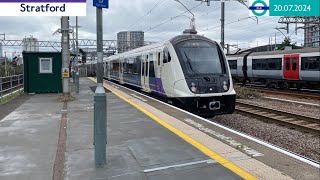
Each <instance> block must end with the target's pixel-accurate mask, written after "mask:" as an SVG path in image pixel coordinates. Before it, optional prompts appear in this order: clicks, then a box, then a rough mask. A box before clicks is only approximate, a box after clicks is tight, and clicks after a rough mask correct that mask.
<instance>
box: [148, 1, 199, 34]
mask: <svg viewBox="0 0 320 180" xmlns="http://www.w3.org/2000/svg"><path fill="white" fill-rule="evenodd" d="M202 4H203V2H201V3H200V4H198V5H196V6H194V7H192V8H190V9H189V10H190V11H191V10H193V9H195V8H197V7H199V6H200V5H202ZM187 12H188V11H184V12H183V13H181V14H179V15H177V16H174V17H171V18H170V19H168V20H166V21H163V22H162V23H160V24H158V25H156V26H153V27H151V28H149V29H148V30H146V31H144V32H145V33H146V32H149V31H151V30H153V29H155V28H157V27H160V26H162V25H164V24H166V23H168V22H170V21H172V20H174V19H176V18H178V17H180V16H182V15H183V14H185V13H187Z"/></svg>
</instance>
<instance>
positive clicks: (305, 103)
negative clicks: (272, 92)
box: [263, 96, 320, 107]
mask: <svg viewBox="0 0 320 180" xmlns="http://www.w3.org/2000/svg"><path fill="white" fill-rule="evenodd" d="M263 98H265V99H272V100H277V101H285V102H292V103H298V104H304V105H311V106H318V107H320V105H319V104H314V103H307V102H301V101H293V100H287V99H280V98H274V97H268V96H266V97H263Z"/></svg>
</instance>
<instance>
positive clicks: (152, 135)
mask: <svg viewBox="0 0 320 180" xmlns="http://www.w3.org/2000/svg"><path fill="white" fill-rule="evenodd" d="M94 86H95V83H94V82H93V81H91V80H89V79H81V88H80V93H79V95H76V100H75V101H72V102H69V103H68V107H67V113H66V111H63V110H62V109H63V103H61V102H58V94H40V95H38V94H36V95H32V96H29V95H25V96H27V97H24V101H23V102H20V101H18V102H17V103H16V106H17V109H13V110H12V112H8V111H6V112H5V113H7V115H6V116H5V117H4V118H3V119H1V120H0V144H1V145H0V179H1V180H12V179H16V180H20V179H21V180H46V179H48V180H49V179H52V176H53V169H54V163H55V158H56V151H57V146H58V139H59V127H60V122H61V118H62V114H63V113H66V114H67V127H66V129H67V141H66V152H65V163H64V179H66V180H82V179H83V180H88V179H92V180H98V179H99V180H103V179H115V180H120V179H123V180H134V179H137V180H143V179H150V180H158V179H159V180H162V179H174V180H176V179H183V180H194V179H243V178H241V177H240V176H238V175H237V174H235V173H234V172H232V171H231V170H229V169H228V168H226V167H224V166H222V165H221V164H220V163H218V162H217V161H215V160H213V159H211V158H210V157H208V156H207V155H205V154H204V153H202V152H201V151H199V150H198V149H197V148H195V147H194V146H192V145H190V144H189V143H187V142H186V141H185V140H183V139H182V138H180V137H178V136H177V135H176V134H174V133H172V132H171V131H169V130H168V129H166V128H165V127H163V126H162V125H160V124H159V123H157V122H156V121H154V120H152V119H151V118H150V117H148V116H147V115H146V114H144V113H142V112H141V111H140V110H138V109H136V108H135V107H133V106H132V105H130V104H128V103H127V102H125V101H124V100H122V99H120V98H119V97H117V96H115V95H114V94H112V93H110V92H108V93H107V99H108V106H107V116H108V117H107V131H108V138H107V139H108V140H107V142H108V144H107V166H106V167H104V168H95V166H94V156H93V155H94V149H93V95H94V92H93V89H94ZM13 106H14V105H13Z"/></svg>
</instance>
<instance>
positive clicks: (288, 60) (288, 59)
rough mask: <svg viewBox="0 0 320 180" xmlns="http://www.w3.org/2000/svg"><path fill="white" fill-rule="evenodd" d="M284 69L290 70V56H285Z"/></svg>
mask: <svg viewBox="0 0 320 180" xmlns="http://www.w3.org/2000/svg"><path fill="white" fill-rule="evenodd" d="M286 70H287V71H289V70H290V58H286Z"/></svg>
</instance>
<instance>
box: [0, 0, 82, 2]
mask: <svg viewBox="0 0 320 180" xmlns="http://www.w3.org/2000/svg"><path fill="white" fill-rule="evenodd" d="M0 3H86V0H0Z"/></svg>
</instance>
